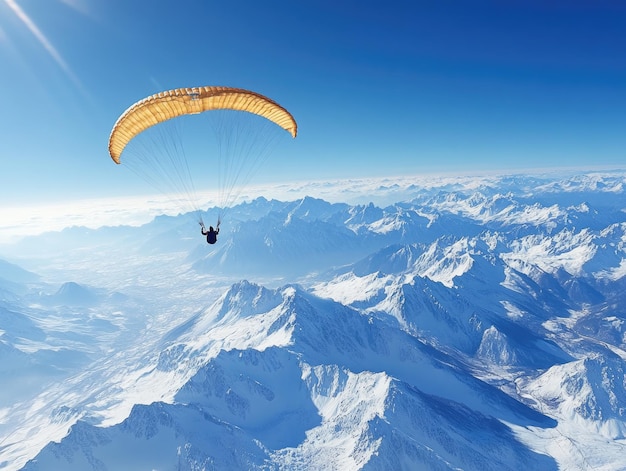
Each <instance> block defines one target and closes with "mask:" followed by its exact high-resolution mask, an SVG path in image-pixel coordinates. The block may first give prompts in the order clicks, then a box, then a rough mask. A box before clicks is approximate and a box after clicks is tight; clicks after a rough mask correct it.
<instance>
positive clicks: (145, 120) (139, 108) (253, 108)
mask: <svg viewBox="0 0 626 471" xmlns="http://www.w3.org/2000/svg"><path fill="white" fill-rule="evenodd" d="M219 109H230V110H237V111H247V112H249V113H253V114H256V115H259V116H263V117H264V118H267V119H269V120H270V121H272V122H274V123H275V124H277V125H278V126H280V127H282V128H283V129H285V130H286V131H288V132H289V133H290V134H291V136H292V137H296V134H297V132H298V127H297V124H296V121H295V120H294V119H293V116H291V114H290V113H289V112H288V111H287V110H286V109H284V108H283V107H282V106H280V105H279V104H278V103H276V102H274V101H272V100H270V99H269V98H267V97H265V96H263V95H260V94H258V93H255V92H251V91H249V90H243V89H240V88H231V87H194V88H177V89H174V90H168V91H165V92H161V93H157V94H155V95H152V96H149V97H147V98H144V99H143V100H141V101H138V102H137V103H135V104H134V105H132V106H131V107H130V108H128V109H127V110H126V111H125V112H124V113H123V114H122V115H121V116H120V117H119V119H118V120H117V122H116V123H115V125H114V126H113V130H112V131H111V136H110V137H109V154H110V155H111V158H112V159H113V161H114V162H115V163H117V164H119V163H120V156H121V154H122V151H123V150H124V148H125V147H126V144H128V143H129V142H130V140H131V139H132V138H133V137H135V136H136V135H137V134H139V133H140V132H142V131H145V130H146V129H148V128H149V127H151V126H154V125H155V124H158V123H161V122H163V121H167V120H169V119H172V118H176V117H178V116H182V115H185V114H197V113H202V112H203V111H210V110H219Z"/></svg>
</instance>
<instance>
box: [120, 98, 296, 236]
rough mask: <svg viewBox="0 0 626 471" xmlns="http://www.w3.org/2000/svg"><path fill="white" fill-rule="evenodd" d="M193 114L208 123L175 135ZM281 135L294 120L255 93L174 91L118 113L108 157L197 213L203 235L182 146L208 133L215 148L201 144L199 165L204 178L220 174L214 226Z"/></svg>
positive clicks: (293, 132)
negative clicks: (206, 173)
mask: <svg viewBox="0 0 626 471" xmlns="http://www.w3.org/2000/svg"><path fill="white" fill-rule="evenodd" d="M196 116H198V118H196ZM200 116H206V117H207V118H208V119H206V120H200V122H201V124H200V127H199V128H198V130H196V131H195V132H194V133H193V134H192V136H191V138H189V139H187V136H186V135H185V136H184V135H183V133H182V132H181V126H182V122H183V121H184V120H185V119H189V120H193V121H194V125H196V124H197V122H196V121H195V120H196V119H199V117H200ZM185 122H186V121H185ZM284 131H287V133H289V134H290V135H291V136H292V137H294V138H295V137H296V135H297V124H296V121H295V119H294V118H293V116H292V115H291V113H290V112H289V111H287V110H286V109H285V108H283V107H282V106H280V105H279V104H278V103H276V102H275V101H273V100H271V99H269V98H267V97H265V96H263V95H261V94H258V93H256V92H252V91H249V90H244V89H240V88H231V87H194V88H177V89H174V90H167V91H163V92H160V93H157V94H154V95H151V96H149V97H146V98H144V99H142V100H140V101H138V102H136V103H134V104H133V105H131V106H130V107H129V108H128V109H127V110H126V111H125V112H124V113H122V115H121V116H120V117H119V118H118V119H117V121H116V123H115V125H114V126H113V129H112V131H111V134H110V136H109V154H110V156H111V159H113V161H114V162H115V163H116V164H121V163H122V162H124V164H125V165H126V166H129V168H131V170H133V171H135V173H137V174H139V175H140V176H141V177H143V178H144V179H145V180H147V181H148V182H149V183H151V184H152V185H153V186H154V187H156V188H157V189H158V190H159V191H160V192H161V193H164V194H167V196H168V197H170V198H172V199H173V200H175V201H176V202H177V203H178V207H179V208H180V209H181V210H184V211H185V212H196V213H197V214H198V219H199V223H200V225H201V226H202V228H203V231H202V232H203V235H206V234H205V233H204V232H205V230H204V222H203V221H202V218H201V216H200V208H199V206H198V204H199V203H198V197H197V196H196V193H195V186H196V182H194V180H196V179H197V178H195V176H194V173H195V172H194V171H193V170H192V168H191V165H190V160H191V159H188V158H187V156H186V154H185V150H184V149H185V146H186V145H187V144H189V143H190V142H192V143H196V141H197V140H200V139H202V138H205V137H207V136H209V135H213V136H214V138H215V140H216V146H215V147H216V149H215V150H211V149H210V146H207V145H205V144H201V145H200V148H201V153H202V156H203V157H205V159H204V161H203V164H205V161H206V164H207V165H208V166H209V167H210V170H211V173H212V174H219V175H218V180H219V181H218V185H217V186H218V187H219V188H217V190H218V193H219V195H220V196H219V198H218V199H219V204H220V208H221V211H222V212H221V213H220V215H219V217H218V221H221V220H222V218H223V212H224V211H225V210H226V209H227V208H228V207H229V206H230V205H232V204H233V203H234V202H235V200H236V198H237V197H238V196H239V194H240V192H241V190H242V188H243V187H244V186H245V185H246V184H247V183H248V180H249V179H250V177H251V176H252V175H253V174H254V173H255V172H256V171H257V170H258V168H259V166H260V165H261V164H262V163H263V161H264V160H265V158H266V157H267V156H268V155H269V152H270V149H271V148H272V146H273V143H274V141H276V140H277V139H278V138H277V133H280V134H281V135H283V134H284ZM144 138H145V139H144ZM140 141H141V142H140ZM135 144H137V145H135ZM126 154H129V155H128V157H127V156H126ZM123 155H124V158H122V156H123ZM217 228H218V230H219V224H218V226H217ZM214 232H216V231H214ZM216 235H217V234H215V236H216ZM211 237H212V238H213V235H211Z"/></svg>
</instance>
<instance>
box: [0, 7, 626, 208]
mask: <svg viewBox="0 0 626 471" xmlns="http://www.w3.org/2000/svg"><path fill="white" fill-rule="evenodd" d="M624 51H626V5H624V4H623V3H622V2H614V1H611V2H609V1H603V0H600V1H588V2H580V1H575V0H574V1H560V0H558V1H552V0H551V1H549V2H548V1H545V0H544V1H532V0H531V1H521V0H520V1H517V0H508V1H490V2H487V1H471V2H469V1H467V2H463V1H458V0H455V1H451V0H437V1H428V2H425V1H420V0H411V1H398V0H389V1H386V2H381V1H370V0H364V1H351V0H349V1H343V2H338V1H326V0H321V1H320V0H315V1H313V0H310V1H306V0H305V1H287V0H268V1H264V2H260V1H257V0H246V1H242V0H229V1H219V2H218V1H210V0H177V1H173V0H172V1H166V0H150V1H149V2H148V1H132V0H64V1H61V0H46V1H42V0H0V64H2V65H1V73H0V87H1V88H2V90H3V91H4V94H3V103H2V108H1V111H0V133H1V134H0V138H1V139H0V152H1V157H2V159H3V160H4V162H5V167H4V170H3V171H2V172H1V173H0V202H2V204H3V205H17V204H22V203H32V202H40V201H46V202H48V201H62V200H64V199H70V200H71V199H77V198H94V197H100V196H109V195H110V196H123V195H131V194H137V193H141V192H142V191H148V187H147V186H146V184H145V183H144V182H143V181H141V180H139V179H138V177H137V176H136V175H134V174H133V173H130V172H126V171H123V170H122V169H121V168H120V167H119V166H116V165H115V164H113V162H112V161H111V160H110V158H109V156H108V152H107V140H108V136H109V132H110V130H111V127H112V125H113V123H114V122H115V120H116V119H117V117H118V116H119V115H120V114H121V113H122V112H123V111H124V110H125V109H126V108H127V107H128V106H129V105H130V104H132V103H134V102H135V101H137V100H139V99H141V98H143V97H145V96H148V95H151V94H153V93H156V92H158V91H161V90H167V89H171V88H178V87H185V86H200V85H228V86H235V87H241V88H247V89H251V90H254V91H257V92H259V93H262V94H264V95H267V96H269V97H271V98H273V99H275V100H276V101H278V102H279V103H281V104H282V105H283V106H285V107H286V108H288V109H289V110H290V111H291V112H292V114H293V115H294V116H295V118H296V120H297V121H298V125H299V135H298V137H297V139H296V140H295V141H293V142H292V143H290V144H289V145H288V146H282V147H281V148H280V149H279V150H278V151H277V152H276V153H275V154H274V155H272V158H271V159H270V161H269V162H268V163H267V164H266V166H265V167H264V169H262V170H261V172H260V173H259V174H258V175H257V176H256V179H257V180H258V181H259V182H261V181H277V182H285V181H290V180H303V179H307V178H319V179H325V178H357V177H369V176H381V175H387V176H389V175H399V174H421V173H425V172H427V173H433V172H459V173H463V172H471V173H480V172H482V171H497V170H519V169H525V168H538V167H541V168H544V167H560V166H567V167H572V166H585V167H597V168H602V167H623V166H624V165H623V163H624V158H625V157H626V127H625V124H626V55H624Z"/></svg>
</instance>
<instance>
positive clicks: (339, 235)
mask: <svg viewBox="0 0 626 471" xmlns="http://www.w3.org/2000/svg"><path fill="white" fill-rule="evenodd" d="M625 182H626V173H624V172H619V171H614V172H586V173H583V172H574V173H571V174H568V175H558V174H544V175H509V176H492V177H489V178H487V177H484V178H465V179H456V180H451V179H443V178H442V179H441V181H440V182H439V184H434V183H431V184H429V185H420V184H419V182H418V183H415V184H413V185H410V186H408V187H406V188H404V189H403V191H404V193H403V196H404V197H403V198H398V200H397V202H396V203H393V204H389V205H384V206H377V205H376V204H375V203H374V202H372V203H369V204H347V203H337V202H334V203H331V202H328V201H325V200H322V199H318V198H314V197H304V198H300V199H297V200H294V201H278V200H274V199H267V198H264V197H259V198H257V199H254V200H251V201H248V202H245V203H242V204H239V205H238V206H235V207H233V208H230V209H229V211H228V217H227V218H226V219H224V221H223V223H222V229H221V232H220V236H219V241H218V243H217V244H216V245H215V246H209V245H207V244H206V243H205V242H204V239H203V238H202V236H201V235H200V231H199V228H198V225H197V223H196V222H194V221H193V218H192V217H190V216H189V215H178V216H160V217H157V218H156V219H154V220H153V221H152V222H150V223H149V224H145V225H143V226H140V227H131V226H117V227H101V228H99V229H88V228H85V227H71V228H67V229H65V230H63V231H60V232H54V233H46V234H41V235H36V236H29V237H26V238H24V239H22V240H20V241H18V242H15V243H11V244H6V245H3V246H0V258H1V259H2V260H1V261H0V360H1V361H0V365H1V366H0V375H1V376H0V377H1V378H2V384H3V387H2V392H0V469H6V470H22V469H23V470H30V471H34V470H58V469H64V470H92V469H93V470H137V469H147V470H149V469H177V470H200V469H242V470H243V469H246V470H248V469H264V470H266V469H285V470H287V469H289V470H294V469H303V470H304V469H307V470H310V469H320V470H321V469H324V470H329V469H336V470H351V469H354V470H356V469H370V470H375V469H381V470H383V469H384V470H387V469H407V470H413V469H429V470H431V469H432V470H452V469H464V470H490V469H493V470H507V469H510V470H518V469H522V468H529V469H536V470H557V469H568V470H570V469H571V470H574V469H593V470H619V469H626V458H625V457H626V435H625V434H626V392H625V391H626V377H625V375H624V370H625V359H626V324H625V321H626V314H625V307H626V302H625V301H626V294H625V293H626V289H625V288H626V191H625V189H624V188H625V187H624V183H625ZM372 196H373V197H372V199H373V200H374V199H375V195H372ZM217 214H218V208H209V209H208V210H207V211H206V212H204V213H203V215H202V216H203V219H204V220H205V221H213V220H216V218H217Z"/></svg>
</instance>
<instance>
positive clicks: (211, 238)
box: [198, 218, 221, 244]
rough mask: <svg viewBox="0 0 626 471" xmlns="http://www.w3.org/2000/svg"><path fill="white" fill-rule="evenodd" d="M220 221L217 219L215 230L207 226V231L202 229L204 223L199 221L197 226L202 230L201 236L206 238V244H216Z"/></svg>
mask: <svg viewBox="0 0 626 471" xmlns="http://www.w3.org/2000/svg"><path fill="white" fill-rule="evenodd" d="M220 223H221V221H220V219H219V218H218V220H217V225H216V226H215V230H214V229H213V226H209V230H208V231H207V230H206V229H205V227H204V222H203V221H200V222H199V223H198V224H200V227H201V228H202V230H201V232H202V235H205V236H206V241H207V244H214V243H216V242H217V235H218V234H219V233H220Z"/></svg>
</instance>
